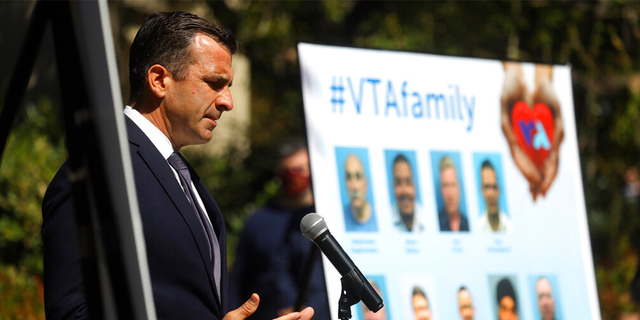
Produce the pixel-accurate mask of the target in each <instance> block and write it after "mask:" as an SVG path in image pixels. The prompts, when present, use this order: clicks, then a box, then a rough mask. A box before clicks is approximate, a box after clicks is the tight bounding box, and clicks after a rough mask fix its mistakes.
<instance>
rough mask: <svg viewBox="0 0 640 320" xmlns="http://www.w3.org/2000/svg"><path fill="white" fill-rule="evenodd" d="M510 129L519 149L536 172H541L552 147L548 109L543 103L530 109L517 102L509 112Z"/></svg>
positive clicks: (522, 102)
mask: <svg viewBox="0 0 640 320" xmlns="http://www.w3.org/2000/svg"><path fill="white" fill-rule="evenodd" d="M511 128H512V129H513V131H514V132H515V135H516V139H517V141H518V145H519V146H520V148H521V149H522V150H524V152H525V153H526V154H527V156H528V157H529V159H531V161H532V162H533V164H534V165H535V166H536V167H537V168H538V170H542V164H543V163H544V160H546V159H547V156H549V152H550V151H551V148H552V147H553V145H552V143H553V140H552V138H553V134H554V132H555V125H554V122H553V114H552V113H551V110H550V109H549V107H548V106H547V105H546V104H544V103H536V104H535V106H534V107H533V109H532V108H531V107H529V105H528V104H527V103H526V102H524V101H519V102H518V103H516V104H515V105H514V106H513V110H512V111H511Z"/></svg>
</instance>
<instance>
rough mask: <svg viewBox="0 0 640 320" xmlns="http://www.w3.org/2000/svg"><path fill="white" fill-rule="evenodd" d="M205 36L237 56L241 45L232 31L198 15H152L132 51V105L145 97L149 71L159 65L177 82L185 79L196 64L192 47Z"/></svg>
mask: <svg viewBox="0 0 640 320" xmlns="http://www.w3.org/2000/svg"><path fill="white" fill-rule="evenodd" d="M199 33H201V34H205V35H208V36H210V37H211V38H213V39H214V40H215V41H217V42H218V43H219V44H221V45H223V46H224V47H226V48H227V49H228V50H229V53H231V54H234V53H235V52H236V50H237V48H238V43H237V41H236V38H235V36H234V35H233V33H231V31H229V30H228V29H225V28H223V27H220V26H218V25H217V24H215V23H213V22H210V21H207V20H205V19H202V18H200V17H198V16H196V15H195V14H191V13H187V12H182V11H177V12H159V13H155V14H153V15H151V16H150V17H149V18H147V20H146V21H145V22H144V24H143V25H142V27H140V30H138V33H137V34H136V37H135V39H134V40H133V44H131V49H130V51H129V85H130V87H131V93H130V96H129V103H130V104H132V103H134V102H136V101H138V99H140V97H141V95H142V90H143V88H144V84H145V82H146V80H145V79H146V77H147V71H148V70H149V68H151V66H153V65H154V64H159V65H161V66H163V67H165V68H167V70H169V72H171V73H172V75H173V76H174V77H175V78H176V79H177V80H183V79H184V78H185V76H186V70H187V68H188V67H189V65H190V63H191V62H192V57H191V53H190V48H191V44H192V43H193V38H194V36H195V35H196V34H199Z"/></svg>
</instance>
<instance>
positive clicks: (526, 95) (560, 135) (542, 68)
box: [500, 61, 564, 201]
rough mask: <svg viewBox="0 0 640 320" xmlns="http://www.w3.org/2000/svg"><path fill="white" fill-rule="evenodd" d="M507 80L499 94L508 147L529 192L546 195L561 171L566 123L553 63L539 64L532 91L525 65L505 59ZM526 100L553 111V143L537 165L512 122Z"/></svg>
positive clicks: (505, 79)
mask: <svg viewBox="0 0 640 320" xmlns="http://www.w3.org/2000/svg"><path fill="white" fill-rule="evenodd" d="M502 66H503V69H504V73H505V75H504V84H503V87H502V94H501V95H500V122H501V127H502V133H503V134H504V137H505V139H506V140H507V144H508V145H509V151H510V152H511V157H512V158H513V162H514V163H515V164H516V167H518V169H519V170H520V172H521V173H522V175H523V176H524V177H525V179H527V181H528V182H529V192H530V193H531V196H532V198H533V201H536V199H537V198H538V197H539V196H541V195H542V196H546V194H547V192H548V191H549V188H551V185H552V184H553V181H554V180H555V178H556V175H557V173H558V163H559V157H560V145H561V144H562V141H563V140H564V126H563V124H562V113H561V111H560V103H559V101H558V98H557V96H556V94H555V90H554V89H553V83H552V80H553V66H550V65H536V66H535V80H534V90H533V92H530V91H529V89H528V88H527V84H526V81H525V79H524V73H523V72H522V65H521V64H520V63H518V62H508V61H504V62H503V63H502ZM520 101H523V102H525V103H527V104H528V105H529V107H531V108H533V106H534V105H535V104H536V103H543V104H545V105H546V106H547V107H549V110H550V111H551V114H552V115H553V125H554V134H553V137H547V138H548V139H549V142H550V144H551V148H550V152H549V155H548V156H547V158H546V159H545V160H544V162H543V163H542V167H541V168H538V167H536V165H535V164H534V163H533V161H532V159H531V158H529V156H528V155H527V153H526V151H525V150H523V149H522V148H521V147H520V146H519V145H518V141H517V138H516V133H515V132H514V130H515V129H514V128H512V124H511V113H512V111H513V107H514V105H515V104H516V103H518V102H520Z"/></svg>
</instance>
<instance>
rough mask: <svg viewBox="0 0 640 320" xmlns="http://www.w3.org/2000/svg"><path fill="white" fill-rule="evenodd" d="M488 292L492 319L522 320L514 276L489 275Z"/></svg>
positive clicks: (516, 281) (516, 282)
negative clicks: (492, 314)
mask: <svg viewBox="0 0 640 320" xmlns="http://www.w3.org/2000/svg"><path fill="white" fill-rule="evenodd" d="M489 290H490V295H489V297H490V301H491V305H492V309H493V313H494V315H495V316H494V319H498V320H518V319H522V317H521V312H520V310H521V309H522V306H521V305H520V300H519V294H520V292H519V290H518V279H517V277H516V275H490V276H489Z"/></svg>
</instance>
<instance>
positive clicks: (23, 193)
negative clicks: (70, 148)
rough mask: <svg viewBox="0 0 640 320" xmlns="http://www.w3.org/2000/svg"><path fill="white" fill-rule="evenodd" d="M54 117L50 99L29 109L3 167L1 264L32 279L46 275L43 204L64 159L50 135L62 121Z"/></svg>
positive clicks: (59, 145)
mask: <svg viewBox="0 0 640 320" xmlns="http://www.w3.org/2000/svg"><path fill="white" fill-rule="evenodd" d="M56 112H57V110H55V109H54V108H53V107H52V105H51V103H50V102H49V101H48V100H46V99H42V100H41V101H39V102H38V106H36V105H33V104H32V105H28V106H27V107H26V110H25V111H24V114H23V115H22V117H20V119H18V120H17V121H16V122H17V123H16V124H15V125H14V129H13V130H12V134H11V135H10V136H9V140H8V143H7V147H6V150H5V151H4V154H3V157H2V164H1V166H0V190H2V192H1V193H0V265H4V264H6V265H16V266H21V267H22V268H24V270H25V271H26V272H31V273H34V274H41V273H42V239H41V237H40V226H41V224H42V210H41V204H42V199H43V197H44V193H45V191H46V189H47V185H48V184H49V181H51V179H52V178H53V175H54V174H55V172H56V171H57V169H58V167H59V165H60V164H61V163H62V162H63V161H64V159H65V157H66V153H65V150H64V148H63V144H62V140H61V138H60V137H59V136H58V137H51V136H49V135H48V134H47V133H46V132H48V131H49V129H48V128H49V127H51V123H50V121H52V120H53V121H55V119H57V118H58V117H57V113H56ZM54 125H56V124H55V122H54ZM53 132H55V130H53Z"/></svg>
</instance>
